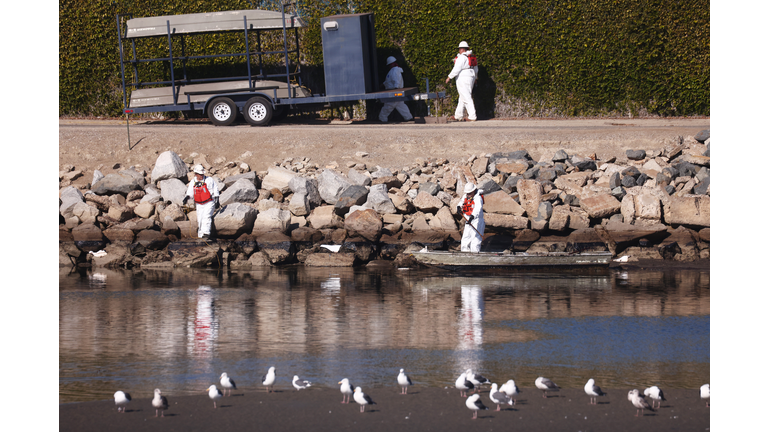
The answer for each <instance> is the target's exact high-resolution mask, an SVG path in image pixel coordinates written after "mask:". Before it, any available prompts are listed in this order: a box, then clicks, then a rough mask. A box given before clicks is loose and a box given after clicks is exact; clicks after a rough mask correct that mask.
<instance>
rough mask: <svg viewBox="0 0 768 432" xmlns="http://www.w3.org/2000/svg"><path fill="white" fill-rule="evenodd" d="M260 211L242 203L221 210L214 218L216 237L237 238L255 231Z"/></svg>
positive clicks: (226, 206) (229, 205)
mask: <svg viewBox="0 0 768 432" xmlns="http://www.w3.org/2000/svg"><path fill="white" fill-rule="evenodd" d="M257 213H258V211H256V209H254V208H253V207H250V206H247V205H245V204H242V203H233V204H228V205H225V206H223V207H222V208H221V211H219V212H218V213H217V214H216V215H215V216H214V218H213V225H214V226H215V227H216V235H217V236H219V237H223V238H235V237H239V236H240V235H242V234H245V233H250V232H251V231H252V230H253V223H254V221H255V220H256V215H257Z"/></svg>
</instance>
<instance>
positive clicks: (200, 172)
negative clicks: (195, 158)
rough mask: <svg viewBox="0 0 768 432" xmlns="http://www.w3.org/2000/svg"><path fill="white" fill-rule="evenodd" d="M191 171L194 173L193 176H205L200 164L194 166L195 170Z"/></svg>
mask: <svg viewBox="0 0 768 432" xmlns="http://www.w3.org/2000/svg"><path fill="white" fill-rule="evenodd" d="M192 171H194V172H195V174H200V175H202V174H205V169H204V168H203V166H202V165H200V164H197V165H195V168H194V169H193V170H192Z"/></svg>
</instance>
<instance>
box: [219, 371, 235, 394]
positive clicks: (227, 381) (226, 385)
mask: <svg viewBox="0 0 768 432" xmlns="http://www.w3.org/2000/svg"><path fill="white" fill-rule="evenodd" d="M219 378H221V381H220V382H221V388H223V389H224V394H226V393H227V390H229V395H230V396H232V389H235V390H237V386H236V385H235V381H234V380H232V378H230V377H229V376H227V373H226V372H224V373H223V374H221V376H220V377H219Z"/></svg>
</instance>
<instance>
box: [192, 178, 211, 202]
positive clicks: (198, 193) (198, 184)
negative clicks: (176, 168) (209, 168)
mask: <svg viewBox="0 0 768 432" xmlns="http://www.w3.org/2000/svg"><path fill="white" fill-rule="evenodd" d="M192 190H193V191H194V193H195V197H194V198H195V202H196V203H198V204H205V203H207V202H208V201H210V200H211V192H210V191H209V190H208V186H206V185H205V179H203V180H202V181H195V185H194V186H193V187H192Z"/></svg>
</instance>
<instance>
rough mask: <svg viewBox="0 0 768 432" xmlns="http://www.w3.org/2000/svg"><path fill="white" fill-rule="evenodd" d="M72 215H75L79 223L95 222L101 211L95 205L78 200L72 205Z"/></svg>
mask: <svg viewBox="0 0 768 432" xmlns="http://www.w3.org/2000/svg"><path fill="white" fill-rule="evenodd" d="M72 215H73V216H77V218H78V219H79V220H80V222H81V223H95V222H96V218H97V217H99V215H101V212H100V211H99V209H98V208H96V206H92V205H89V204H86V203H84V202H79V203H77V204H75V205H74V207H72Z"/></svg>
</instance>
